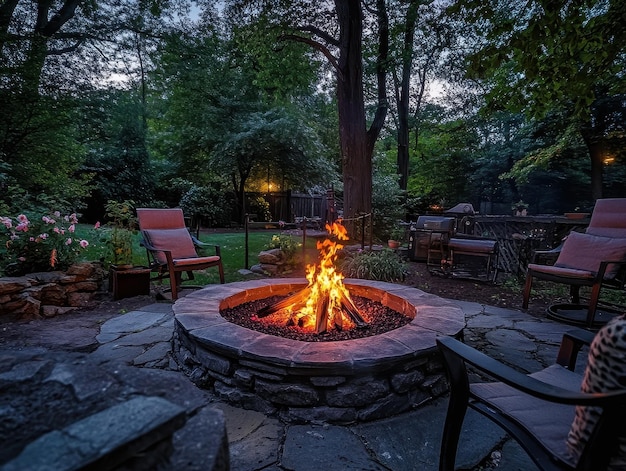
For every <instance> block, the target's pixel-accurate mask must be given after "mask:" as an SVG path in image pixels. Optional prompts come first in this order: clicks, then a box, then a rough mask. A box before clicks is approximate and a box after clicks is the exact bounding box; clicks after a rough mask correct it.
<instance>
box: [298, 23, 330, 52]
mask: <svg viewBox="0 0 626 471" xmlns="http://www.w3.org/2000/svg"><path fill="white" fill-rule="evenodd" d="M297 30H298V31H304V32H307V33H312V34H314V35H315V36H319V37H320V38H322V39H323V40H324V41H326V42H327V43H329V44H331V45H333V46H336V47H339V41H338V40H337V39H335V38H334V37H332V36H331V35H330V34H328V33H327V32H326V31H323V30H321V29H319V28H317V27H315V26H312V25H307V26H302V27H299V28H297Z"/></svg>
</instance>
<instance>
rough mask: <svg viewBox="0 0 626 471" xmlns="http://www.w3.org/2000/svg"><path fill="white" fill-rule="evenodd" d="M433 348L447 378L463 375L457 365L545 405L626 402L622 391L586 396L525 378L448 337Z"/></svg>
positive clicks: (590, 404)
mask: <svg viewBox="0 0 626 471" xmlns="http://www.w3.org/2000/svg"><path fill="white" fill-rule="evenodd" d="M437 345H438V346H439V348H440V349H441V351H442V353H443V355H444V358H445V360H446V365H447V367H448V372H449V373H450V375H453V374H458V373H459V372H460V371H461V369H462V370H463V371H465V368H459V363H466V364H470V365H472V366H473V367H474V368H476V369H478V370H480V371H482V372H484V373H485V374H487V375H488V376H490V377H491V378H493V379H496V380H498V381H501V382H503V383H505V384H507V385H509V386H511V387H513V388H515V389H517V390H519V391H522V392H524V393H526V394H529V395H531V396H533V397H537V398H539V399H543V400H545V401H549V402H554V403H559V404H570V405H587V406H598V407H617V406H619V405H620V403H623V401H624V400H626V391H624V390H622V391H615V392H610V393H593V394H587V393H582V392H576V391H571V390H568V389H564V388H560V387H558V386H553V385H551V384H547V383H544V382H543V381H540V380H538V379H535V378H533V377H531V376H527V375H525V374H523V373H520V372H519V371H517V370H514V369H513V368H511V367H509V366H507V365H505V364H503V363H500V362H499V361H497V360H495V359H493V358H490V357H489V356H487V355H485V354H483V353H481V352H479V351H478V350H476V349H474V348H472V347H470V346H468V345H465V344H464V343H462V342H460V341H458V340H456V339H454V338H452V337H438V338H437ZM451 365H452V366H451ZM451 381H452V382H453V383H457V384H458V378H457V379H456V380H455V379H454V378H451ZM462 381H467V380H466V379H465V380H462ZM462 381H461V382H462Z"/></svg>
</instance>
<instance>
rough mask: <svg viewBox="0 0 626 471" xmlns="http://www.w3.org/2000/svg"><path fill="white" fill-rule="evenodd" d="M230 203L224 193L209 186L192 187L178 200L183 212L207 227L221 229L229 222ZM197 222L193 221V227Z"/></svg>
mask: <svg viewBox="0 0 626 471" xmlns="http://www.w3.org/2000/svg"><path fill="white" fill-rule="evenodd" d="M231 205H232V202H231V200H230V199H229V198H226V197H225V195H224V192H222V191H219V190H217V189H215V188H213V187H211V186H195V185H194V186H192V187H191V188H190V189H189V190H188V191H187V192H186V193H185V194H184V195H183V197H182V198H181V199H180V207H181V209H182V210H183V212H184V213H185V214H186V215H188V216H191V217H193V218H194V219H195V218H200V219H201V220H202V221H203V222H204V223H205V224H207V225H208V226H209V227H220V226H221V227H223V226H226V225H227V223H228V222H229V221H230V213H231V209H232V208H231ZM196 224H197V221H193V224H192V226H194V227H195V225H196Z"/></svg>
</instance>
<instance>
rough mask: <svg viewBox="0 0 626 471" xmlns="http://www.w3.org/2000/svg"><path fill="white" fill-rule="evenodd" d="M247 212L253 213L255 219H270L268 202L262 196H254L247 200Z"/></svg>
mask: <svg viewBox="0 0 626 471" xmlns="http://www.w3.org/2000/svg"><path fill="white" fill-rule="evenodd" d="M248 213H249V214H255V215H256V220H257V221H271V220H272V213H271V211H270V204H269V203H268V202H267V201H265V198H263V197H262V196H256V197H254V198H251V199H250V200H249V201H248Z"/></svg>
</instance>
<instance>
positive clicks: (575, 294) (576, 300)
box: [569, 285, 580, 304]
mask: <svg viewBox="0 0 626 471" xmlns="http://www.w3.org/2000/svg"><path fill="white" fill-rule="evenodd" d="M569 294H570V297H571V298H572V304H580V286H578V285H570V287H569Z"/></svg>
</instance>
